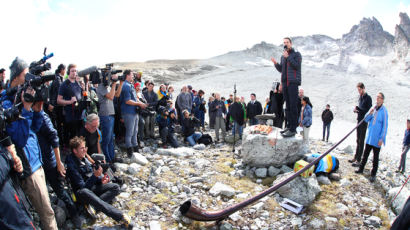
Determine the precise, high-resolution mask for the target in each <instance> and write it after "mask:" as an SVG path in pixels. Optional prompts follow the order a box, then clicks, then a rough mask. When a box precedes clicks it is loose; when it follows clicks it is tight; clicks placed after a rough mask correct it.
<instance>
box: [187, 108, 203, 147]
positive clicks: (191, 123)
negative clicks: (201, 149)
mask: <svg viewBox="0 0 410 230" xmlns="http://www.w3.org/2000/svg"><path fill="white" fill-rule="evenodd" d="M182 114H184V118H183V120H182V124H183V126H184V131H183V132H184V136H185V138H186V140H187V141H188V142H189V145H190V146H194V145H195V144H196V143H197V142H198V140H199V138H201V137H202V133H199V132H195V127H196V126H197V125H198V124H200V123H201V121H200V120H198V119H197V118H195V117H194V115H193V114H189V112H188V110H184V111H182Z"/></svg>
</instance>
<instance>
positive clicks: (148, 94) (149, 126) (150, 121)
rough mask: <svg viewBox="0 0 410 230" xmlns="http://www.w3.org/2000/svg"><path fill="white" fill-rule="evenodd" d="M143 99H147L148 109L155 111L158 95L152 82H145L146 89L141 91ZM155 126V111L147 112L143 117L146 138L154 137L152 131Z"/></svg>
mask: <svg viewBox="0 0 410 230" xmlns="http://www.w3.org/2000/svg"><path fill="white" fill-rule="evenodd" d="M142 94H144V97H145V100H147V103H148V106H149V108H150V110H152V111H155V110H156V108H157V104H158V95H157V94H156V93H155V92H154V82H152V81H149V82H148V84H147V90H146V91H143V92H142ZM154 128H155V113H153V114H148V116H147V117H145V137H146V138H152V139H154V138H155V133H154Z"/></svg>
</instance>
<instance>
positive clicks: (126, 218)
mask: <svg viewBox="0 0 410 230" xmlns="http://www.w3.org/2000/svg"><path fill="white" fill-rule="evenodd" d="M121 225H122V226H124V227H125V228H126V229H132V228H133V224H132V223H131V218H130V217H129V216H128V215H127V214H123V215H122V220H121Z"/></svg>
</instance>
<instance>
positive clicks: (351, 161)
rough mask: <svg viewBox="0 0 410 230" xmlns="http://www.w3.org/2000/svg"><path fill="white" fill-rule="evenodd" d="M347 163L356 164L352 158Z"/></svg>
mask: <svg viewBox="0 0 410 230" xmlns="http://www.w3.org/2000/svg"><path fill="white" fill-rule="evenodd" d="M348 162H349V163H354V162H356V159H354V158H353V159H350V160H348Z"/></svg>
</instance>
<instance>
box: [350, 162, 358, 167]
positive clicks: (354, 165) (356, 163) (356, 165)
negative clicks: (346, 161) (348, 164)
mask: <svg viewBox="0 0 410 230" xmlns="http://www.w3.org/2000/svg"><path fill="white" fill-rule="evenodd" d="M352 166H353V167H360V163H359V162H354V163H353V164H352Z"/></svg>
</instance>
